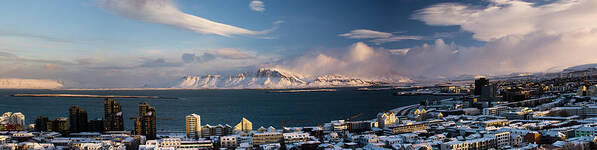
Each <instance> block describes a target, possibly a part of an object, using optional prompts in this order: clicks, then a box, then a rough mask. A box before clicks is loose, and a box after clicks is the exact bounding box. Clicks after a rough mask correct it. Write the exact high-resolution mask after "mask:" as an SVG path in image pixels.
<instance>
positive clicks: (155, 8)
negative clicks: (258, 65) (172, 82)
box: [99, 0, 270, 36]
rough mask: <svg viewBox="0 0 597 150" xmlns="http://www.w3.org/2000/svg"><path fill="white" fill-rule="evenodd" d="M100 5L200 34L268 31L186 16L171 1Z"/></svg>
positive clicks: (114, 0)
mask: <svg viewBox="0 0 597 150" xmlns="http://www.w3.org/2000/svg"><path fill="white" fill-rule="evenodd" d="M99 1H100V4H101V5H102V6H104V7H106V8H108V9H110V10H113V11H114V12H116V13H117V14H118V15H121V16H125V17H129V18H133V19H139V20H143V21H147V22H152V23H159V24H166V25H171V26H175V27H178V28H182V29H187V30H191V31H194V32H197V33H201V34H217V35H222V36H231V35H257V34H264V33H267V32H269V31H270V30H263V31H253V30H248V29H244V28H240V27H236V26H232V25H227V24H223V23H219V22H214V21H211V20H208V19H205V18H202V17H199V16H195V15H192V14H187V13H184V12H182V11H181V10H179V9H178V8H177V7H176V5H175V4H174V2H172V1H171V0H99Z"/></svg>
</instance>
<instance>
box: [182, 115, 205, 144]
mask: <svg viewBox="0 0 597 150" xmlns="http://www.w3.org/2000/svg"><path fill="white" fill-rule="evenodd" d="M185 127H186V133H187V138H194V139H198V138H199V137H201V117H200V116H199V115H197V114H190V115H188V116H186V117H185Z"/></svg>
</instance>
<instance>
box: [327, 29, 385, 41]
mask: <svg viewBox="0 0 597 150" xmlns="http://www.w3.org/2000/svg"><path fill="white" fill-rule="evenodd" d="M339 36H342V37H347V38H351V39H372V38H389V37H391V36H392V33H387V32H380V31H373V30H368V29H356V30H352V31H350V32H348V33H344V34H339Z"/></svg>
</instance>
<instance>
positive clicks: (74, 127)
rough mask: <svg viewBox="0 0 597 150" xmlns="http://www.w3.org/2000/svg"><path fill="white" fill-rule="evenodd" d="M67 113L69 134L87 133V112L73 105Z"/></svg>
mask: <svg viewBox="0 0 597 150" xmlns="http://www.w3.org/2000/svg"><path fill="white" fill-rule="evenodd" d="M68 112H69V113H68V114H69V115H68V121H69V123H70V132H71V133H78V132H85V131H87V128H88V127H87V111H85V110H83V109H82V108H81V107H80V106H77V105H73V106H72V107H71V108H70V109H69V110H68Z"/></svg>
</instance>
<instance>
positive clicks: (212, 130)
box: [201, 124, 232, 137]
mask: <svg viewBox="0 0 597 150" xmlns="http://www.w3.org/2000/svg"><path fill="white" fill-rule="evenodd" d="M230 134H232V127H230V125H225V126H224V125H221V124H218V125H216V126H211V125H209V124H206V125H204V126H201V137H210V136H225V135H230Z"/></svg>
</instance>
